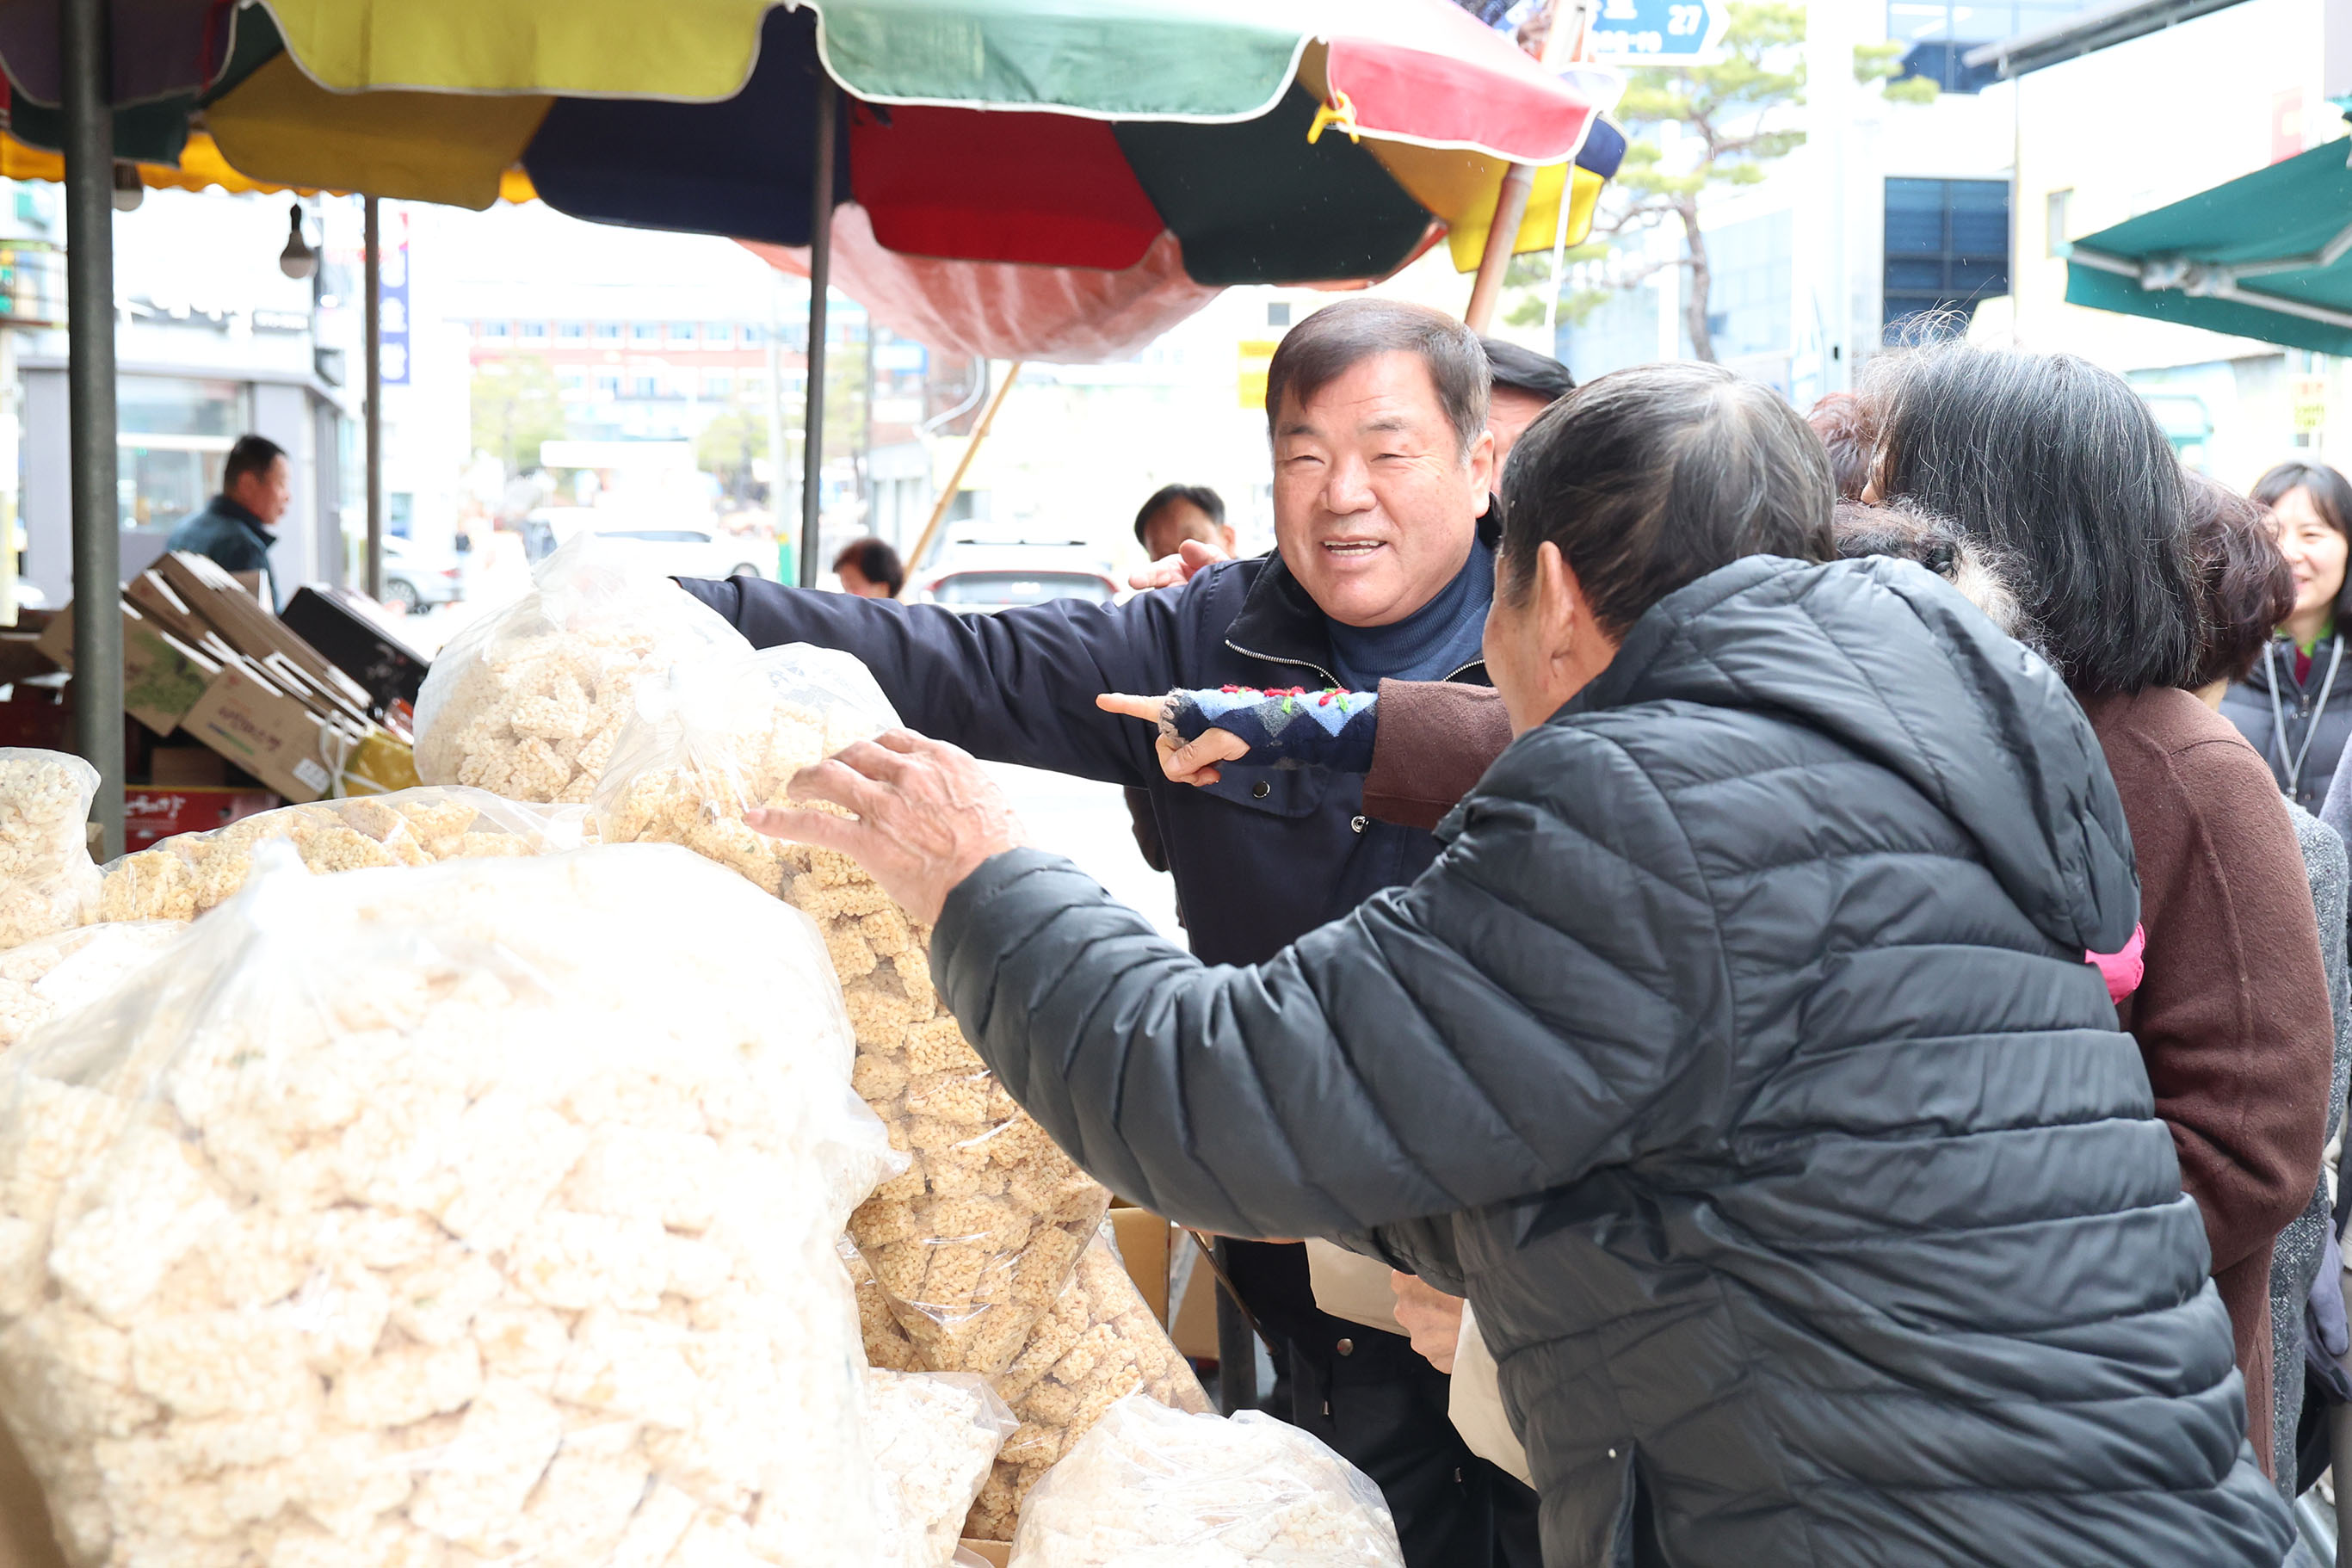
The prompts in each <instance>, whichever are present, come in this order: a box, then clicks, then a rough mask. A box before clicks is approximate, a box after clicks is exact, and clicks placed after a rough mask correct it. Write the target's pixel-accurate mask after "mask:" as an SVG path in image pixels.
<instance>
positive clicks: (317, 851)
mask: <svg viewBox="0 0 2352 1568" xmlns="http://www.w3.org/2000/svg"><path fill="white" fill-rule="evenodd" d="M278 840H283V841H284V842H286V843H288V844H289V845H291V846H293V847H294V850H295V852H296V854H297V855H298V856H299V857H300V859H301V862H302V864H303V865H304V866H305V867H306V868H309V869H310V871H311V872H312V873H313V874H314V875H319V876H324V875H326V874H328V873H329V872H332V871H361V870H365V869H367V868H371V867H376V866H429V865H431V864H432V863H433V862H435V861H436V860H461V859H480V858H494V857H504V856H517V855H539V854H543V853H545V852H546V851H548V850H551V849H561V848H569V847H577V846H578V843H579V834H578V831H577V830H576V828H575V829H570V830H567V829H565V828H564V827H562V826H561V825H559V824H558V823H556V822H555V821H554V820H553V819H552V818H551V816H550V815H549V813H548V812H546V811H542V810H539V809H535V808H533V807H531V806H528V805H517V804H516V803H515V802H513V801H510V800H501V799H499V797H498V796H497V795H492V794H490V793H489V792H488V790H479V789H464V788H458V787H449V788H443V787H440V786H437V785H432V784H427V785H425V786H423V787H421V788H418V789H403V790H394V791H391V792H390V793H388V794H384V795H354V796H352V797H350V798H348V799H343V800H321V801H314V802H312V803H310V805H289V806H282V807H280V808H279V809H278V810H276V811H264V812H259V813H257V814H256V815H254V816H247V817H240V818H239V819H238V820H236V821H235V822H232V823H230V824H229V825H228V826H226V827H215V828H213V829H211V830H210V831H208V832H204V833H182V834H176V835H174V836H173V837H170V838H166V839H163V841H162V842H160V843H158V844H155V845H153V846H152V847H148V848H145V849H141V850H138V851H136V852H134V853H132V854H129V855H125V856H123V857H122V858H121V859H119V860H112V861H109V862H108V863H107V866H106V868H105V871H104V877H103V880H102V881H101V882H100V887H99V895H98V910H99V918H100V919H101V920H108V921H144V920H167V921H187V920H194V918H195V917H196V916H198V915H200V914H203V913H204V912H205V910H209V909H212V908H214V907H215V905H218V904H221V903H225V902H226V901H227V900H229V899H232V898H234V897H236V892H237V889H240V888H242V887H244V886H245V879H246V878H247V876H249V875H251V874H252V870H253V864H254V856H255V854H256V852H257V850H258V849H259V848H260V847H261V846H262V845H264V844H268V843H272V842H276V841H278Z"/></svg>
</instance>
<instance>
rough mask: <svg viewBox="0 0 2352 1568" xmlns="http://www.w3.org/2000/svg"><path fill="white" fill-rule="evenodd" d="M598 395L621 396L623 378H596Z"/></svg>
mask: <svg viewBox="0 0 2352 1568" xmlns="http://www.w3.org/2000/svg"><path fill="white" fill-rule="evenodd" d="M596 395H597V396H599V397H618V396H620V395H621V378H620V377H619V376H617V375H600V376H598V377H597V378H596Z"/></svg>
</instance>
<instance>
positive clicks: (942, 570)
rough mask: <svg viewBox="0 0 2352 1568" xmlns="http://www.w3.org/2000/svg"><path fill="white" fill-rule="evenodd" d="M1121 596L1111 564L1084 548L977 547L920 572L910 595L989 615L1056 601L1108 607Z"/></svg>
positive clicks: (955, 551)
mask: <svg viewBox="0 0 2352 1568" xmlns="http://www.w3.org/2000/svg"><path fill="white" fill-rule="evenodd" d="M1121 592H1122V590H1121V588H1120V586H1119V584H1118V580H1117V579H1115V578H1114V577H1112V576H1111V574H1110V566H1109V563H1108V562H1106V561H1104V560H1103V559H1102V557H1101V556H1099V555H1097V554H1096V553H1095V552H1092V551H1089V550H1087V549H1086V548H1084V547H1083V546H1071V545H1055V544H989V545H979V544H974V545H961V546H950V550H949V552H948V554H947V556H946V557H945V558H944V559H943V560H940V561H938V562H935V563H932V564H931V565H929V566H928V567H926V568H924V570H923V571H921V572H920V573H919V574H916V581H915V582H914V584H912V585H911V586H910V587H909V589H908V594H907V597H908V598H909V599H911V600H914V601H915V602H917V603H919V604H929V605H945V606H946V607H947V608H949V609H950V610H970V611H974V612H979V613H985V612H988V611H992V610H1007V609H1012V608H1013V607H1014V606H1016V605H1042V604H1045V603H1047V602H1048V601H1050V600H1054V599H1078V600H1083V601H1085V602H1086V603H1088V604H1094V605H1108V604H1110V603H1112V602H1113V601H1114V600H1116V599H1118V597H1119V596H1120V594H1121Z"/></svg>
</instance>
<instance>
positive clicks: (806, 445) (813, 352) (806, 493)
mask: <svg viewBox="0 0 2352 1568" xmlns="http://www.w3.org/2000/svg"><path fill="white" fill-rule="evenodd" d="M840 93H841V89H839V88H837V87H835V85H834V82H833V78H832V77H831V76H830V75H828V74H827V73H826V71H825V69H824V67H823V66H822V65H820V66H818V67H817V72H816V169H815V171H814V174H815V177H814V179H812V180H811V181H810V182H809V185H810V190H811V196H810V205H809V311H808V353H807V356H806V359H807V364H808V411H807V413H806V414H805V415H803V423H802V426H801V429H802V431H803V436H802V437H801V549H800V572H799V577H800V580H801V586H802V587H803V588H814V587H815V586H816V556H817V548H818V535H819V532H820V531H821V525H822V523H823V521H824V518H823V515H822V514H823V511H824V485H823V479H824V291H825V288H826V284H827V282H828V280H829V279H830V278H831V275H832V272H833V162H834V147H835V136H837V135H838V134H839V130H840V119H841V114H840V108H839V104H840Z"/></svg>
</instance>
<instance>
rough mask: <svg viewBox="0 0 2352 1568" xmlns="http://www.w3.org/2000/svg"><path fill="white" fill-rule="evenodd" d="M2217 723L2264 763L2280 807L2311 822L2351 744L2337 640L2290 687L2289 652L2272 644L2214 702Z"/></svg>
mask: <svg viewBox="0 0 2352 1568" xmlns="http://www.w3.org/2000/svg"><path fill="white" fill-rule="evenodd" d="M2331 677H2332V678H2333V679H2331ZM2221 716H2222V717H2223V718H2225V719H2227V720H2229V721H2230V722H2231V723H2232V724H2235V725H2236V726H2237V727H2238V733H2239V734H2241V735H2243V736H2244V737H2245V738H2246V742H2247V743H2248V744H2249V745H2251V746H2252V747H2253V748H2254V750H2256V751H2257V752H2261V753H2262V754H2263V761H2264V762H2266V763H2270V765H2271V773H2272V776H2273V777H2274V778H2276V779H2277V780H2278V784H2279V788H2280V789H2282V790H2284V792H2285V793H2286V797H2287V799H2289V800H2291V801H2293V802H2294V804H2295V805H2299V806H2301V807H2303V809H2304V810H2305V811H2307V812H2310V813H2311V814H2312V815H2313V816H2318V815H2319V808H2320V807H2321V806H2322V805H2325V804H2326V801H2327V786H2328V784H2330V783H2331V782H2332V781H2333V780H2334V779H2335V777H2336V764H2337V763H2340V762H2341V761H2342V760H2343V757H2344V745H2345V742H2347V741H2352V648H2347V647H2345V646H2344V638H2343V637H2342V636H2341V635H2340V634H2339V635H2337V636H2336V637H2329V638H2328V639H2327V640H2326V642H2324V643H2321V644H2320V645H2319V647H2316V648H2315V649H2314V650H2313V654H2312V660H2311V668H2310V671H2309V673H2307V674H2306V675H2305V677H2304V679H2301V680H2297V679H2295V678H2294V643H2293V642H2291V641H2290V640H2288V639H2287V638H2285V637H2273V638H2272V639H2271V640H2270V644H2269V646H2268V647H2264V648H2263V657H2262V658H2261V659H2260V660H2259V661H2257V662H2256V664H2255V665H2254V668H2252V670H2250V671H2248V672H2247V675H2246V679H2243V680H2236V681H2231V683H2230V689H2229V690H2227V691H2225V692H2223V693H2222V694H2221ZM2282 718H2283V719H2284V720H2285V721H2286V722H2285V724H2284V726H2282V725H2281V724H2280V723H2279V721H2280V720H2281V719H2282Z"/></svg>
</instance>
